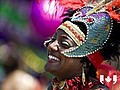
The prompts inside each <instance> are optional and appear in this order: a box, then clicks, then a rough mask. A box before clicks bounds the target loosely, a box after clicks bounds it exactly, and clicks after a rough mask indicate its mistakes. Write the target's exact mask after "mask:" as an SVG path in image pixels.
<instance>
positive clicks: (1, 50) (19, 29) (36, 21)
mask: <svg viewBox="0 0 120 90" xmlns="http://www.w3.org/2000/svg"><path fill="white" fill-rule="evenodd" d="M54 5H55V1H54V0H53V2H52V3H51V4H49V2H48V0H0V90H45V89H46V88H47V86H48V84H49V81H50V79H51V75H50V74H48V73H47V72H45V71H44V65H45V62H46V58H47V57H46V48H45V47H44V44H43V43H44V41H45V40H47V39H48V38H49V37H51V36H52V35H53V33H54V32H55V30H56V28H57V27H58V25H59V24H60V22H61V18H60V15H61V14H62V12H63V7H59V6H58V5H56V8H54V7H53V6H54ZM56 10H57V11H58V12H56Z"/></svg>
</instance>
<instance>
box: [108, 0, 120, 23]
mask: <svg viewBox="0 0 120 90" xmlns="http://www.w3.org/2000/svg"><path fill="white" fill-rule="evenodd" d="M106 10H107V11H108V12H109V15H110V16H111V17H112V18H113V19H115V20H117V21H119V22H120V0H114V1H112V2H111V3H110V4H108V5H107V7H106Z"/></svg>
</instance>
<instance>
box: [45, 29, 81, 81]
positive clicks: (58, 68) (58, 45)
mask: <svg viewBox="0 0 120 90" xmlns="http://www.w3.org/2000/svg"><path fill="white" fill-rule="evenodd" d="M75 46H77V45H76V43H75V42H74V41H73V40H72V39H71V38H70V37H69V36H68V35H67V34H66V33H65V32H64V31H63V30H58V31H57V32H56V40H55V41H54V42H52V43H50V44H49V45H48V47H47V49H48V60H47V63H46V65H45V70H46V71H47V72H49V73H51V74H53V75H54V76H56V77H57V79H58V80H60V81H61V80H65V79H66V78H72V77H75V76H77V75H80V74H81V67H82V63H81V62H80V58H71V57H70V58H69V57H66V56H64V55H63V54H62V53H61V52H62V51H64V50H66V49H69V48H71V47H75Z"/></svg>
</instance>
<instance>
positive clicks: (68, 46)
mask: <svg viewBox="0 0 120 90" xmlns="http://www.w3.org/2000/svg"><path fill="white" fill-rule="evenodd" d="M61 46H62V47H63V48H65V49H68V48H70V47H72V45H71V44H70V43H69V42H68V41H61Z"/></svg>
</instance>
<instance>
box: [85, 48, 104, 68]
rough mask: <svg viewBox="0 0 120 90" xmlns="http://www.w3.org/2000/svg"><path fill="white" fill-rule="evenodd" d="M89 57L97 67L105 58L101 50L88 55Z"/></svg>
mask: <svg viewBox="0 0 120 90" xmlns="http://www.w3.org/2000/svg"><path fill="white" fill-rule="evenodd" d="M87 57H88V58H89V60H90V61H91V62H92V63H93V65H94V66H95V68H98V67H99V66H100V64H101V63H102V62H103V61H104V58H103V56H102V54H101V52H100V51H99V50H98V51H97V52H95V53H93V54H90V55H88V56H87Z"/></svg>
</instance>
